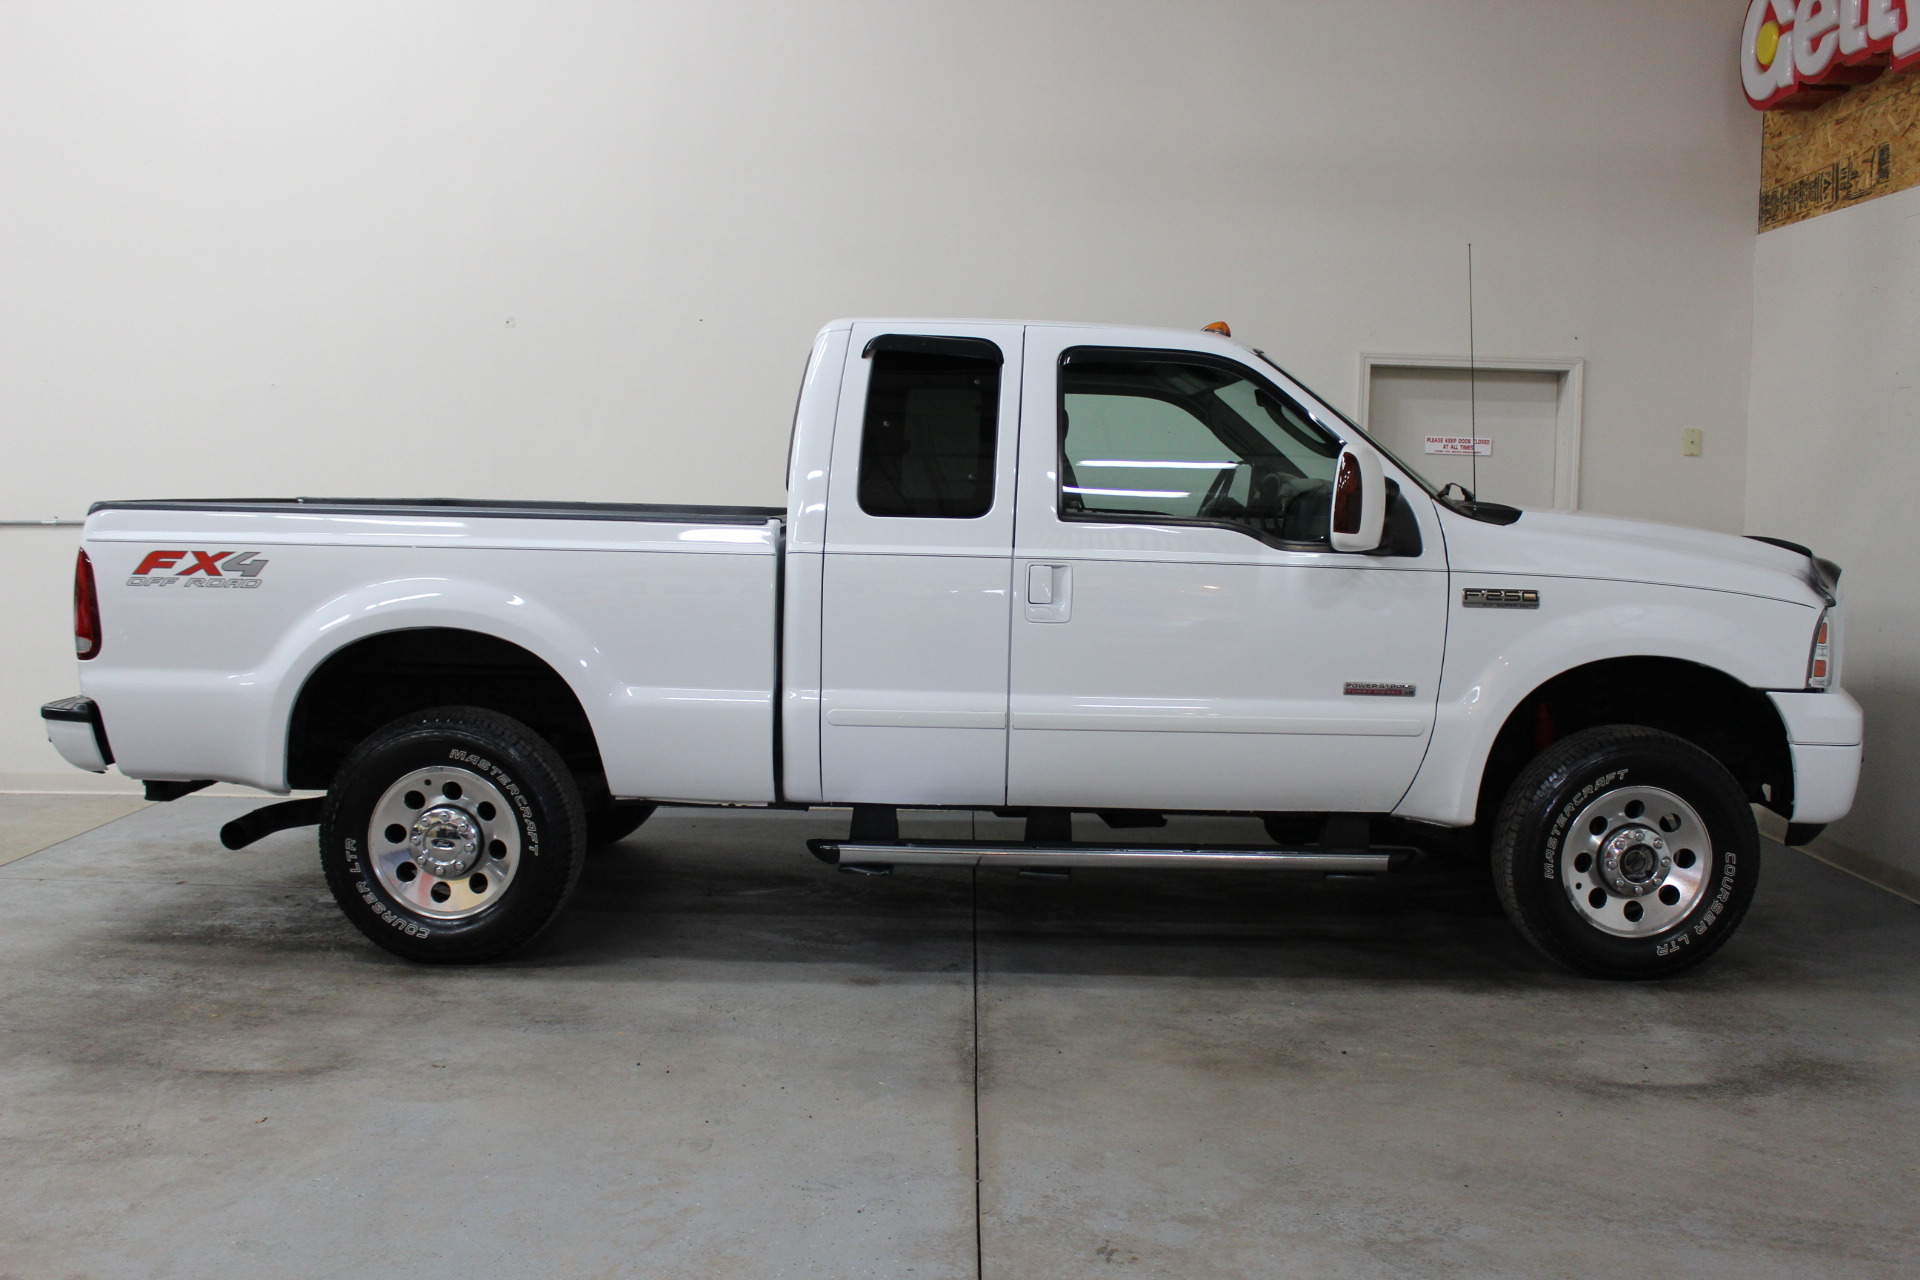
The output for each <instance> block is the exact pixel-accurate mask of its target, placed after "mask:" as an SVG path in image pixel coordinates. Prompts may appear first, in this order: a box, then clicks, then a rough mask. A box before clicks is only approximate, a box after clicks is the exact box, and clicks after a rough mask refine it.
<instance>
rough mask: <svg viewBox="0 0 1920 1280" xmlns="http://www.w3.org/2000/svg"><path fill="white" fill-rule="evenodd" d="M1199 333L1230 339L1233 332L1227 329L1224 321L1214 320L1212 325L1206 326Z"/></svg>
mask: <svg viewBox="0 0 1920 1280" xmlns="http://www.w3.org/2000/svg"><path fill="white" fill-rule="evenodd" d="M1201 332H1202V333H1217V334H1219V335H1220V336H1221V337H1223V338H1231V337H1232V336H1233V330H1232V329H1230V328H1228V327H1227V322H1226V321H1225V320H1215V321H1214V322H1213V323H1212V324H1210V325H1208V326H1207V327H1206V328H1205V329H1202V330H1201Z"/></svg>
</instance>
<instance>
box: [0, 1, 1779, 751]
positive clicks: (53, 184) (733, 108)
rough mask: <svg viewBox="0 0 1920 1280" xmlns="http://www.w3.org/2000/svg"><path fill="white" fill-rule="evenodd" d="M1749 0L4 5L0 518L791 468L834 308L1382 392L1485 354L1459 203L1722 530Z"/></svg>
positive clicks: (1498, 292) (726, 479)
mask: <svg viewBox="0 0 1920 1280" xmlns="http://www.w3.org/2000/svg"><path fill="white" fill-rule="evenodd" d="M1738 8H1739V6H1738V5H1734V4H1731V3H1729V2H1728V0H1699V2H1697V3H1690V4H1678V3H1674V2H1673V0H1622V2H1620V3H1613V4H1608V5H1586V4H1554V5H1541V4H1538V3H1525V2H1523V0H1503V2H1495V0H1453V2H1451V3H1448V2H1445V0H1406V2H1403V3H1381V4H1374V5H1327V4H1318V3H1314V4H1309V3H1296V4H1280V3H1265V2H1258V0H1247V2H1244V3H1223V2H1219V0H1216V2H1214V3H1208V4H1194V3H1175V2H1172V0H1166V2H1158V3H1154V2H1148V0H1111V2H1108V3H1035V2H1034V0H1020V2H1017V3H969V4H960V3H901V2H900V0H892V2H886V3H882V2H873V3H849V2H846V0H816V2H812V3H804V4H802V3H798V2H795V3H783V4H772V3H767V4H740V3H724V2H715V3H705V4H698V5H695V4H684V3H675V4H663V3H604V4H594V3H561V2H547V3H501V2H500V0H459V2H457V3H456V2H454V0H437V2H423V3H413V4H391V3H381V4H348V3H339V2H337V0H335V2H330V3H326V4H321V3H317V2H316V3H283V4H259V3H256V2H254V0H247V2H244V3H172V4H167V5H125V6H103V5H97V4H86V3H59V4H54V3H48V4H27V3H10V4H7V5H5V6H0V120H3V121H5V127H4V128H0V173H5V174H6V175H7V180H6V181H5V182H4V183H0V227H4V229H5V231H4V237H0V414H3V415H4V417H3V418H0V423H3V424H4V427H3V429H4V432H5V441H4V443H5V456H6V459H7V462H6V465H5V467H4V468H3V469H0V518H11V519H20V518H42V517H48V516H62V517H68V516H74V515H77V514H79V513H80V511H81V510H82V508H83V507H84V504H85V503H86V502H87V501H89V500H91V499H93V498H98V497H117V496H158V495H165V494H187V495H205V496H216V495H242V494H291V493H305V494H328V493H332V494H371V495H407V494H413V495H422V494H446V495H468V496H479V495H489V496H502V497H541V498H558V497H580V498H597V499H624V500H633V501H648V500H662V499H680V500H693V501H708V502H716V501H742V502H777V501H779V500H780V496H781V494H780V482H781V476H780V471H781V465H782V460H783V452H784V441H785V433H786V430H787V420H788V416H789V414H790V413H791V409H792V403H793V394H794V386H795V382H796V379H797V377H798V374H799V371H800V364H801V361H802V359H803V356H804V352H805V346H806V341H807V338H808V337H809V335H810V334H811V333H812V331H813V330H814V329H815V328H816V327H817V326H818V325H819V324H820V323H821V322H822V321H824V320H826V319H828V318H830V317H832V316H835V315H840V314H847V313H869V314H873V313H879V314H903V313H904V314H965V315H986V316H1028V317H1043V318H1070V319H1087V320H1110V321H1123V322H1147V323H1170V324H1181V325H1186V324H1191V325H1194V326H1196V327H1197V326H1199V325H1202V324H1205V323H1207V322H1208V321H1211V320H1217V319H1226V320H1229V321H1231V322H1232V324H1233V326H1234V331H1235V333H1236V335H1239V336H1243V337H1248V338H1251V339H1252V340H1254V341H1255V342H1257V343H1258V344H1260V345H1263V346H1265V347H1267V348H1268V349H1269V350H1271V351H1272V352H1273V353H1274V354H1275V356H1276V357H1277V358H1278V359H1280V360H1281V362H1282V363H1284V364H1286V365H1288V366H1289V367H1290V368H1292V369H1293V371H1294V372H1296V373H1297V374H1299V375H1300V376H1301V377H1302V378H1304V379H1305V380H1306V381H1308V382H1309V383H1310V384H1313V385H1315V386H1317V387H1318V388H1320V389H1321V390H1322V391H1323V392H1325V393H1326V394H1327V395H1329V396H1330V397H1331V398H1332V399H1334V400H1335V401H1336V402H1338V403H1340V404H1342V405H1343V406H1345V407H1348V408H1351V407H1352V406H1353V403H1354V401H1355V400H1356V399H1357V390H1358V387H1357V374H1358V360H1359V353H1360V352H1361V351H1362V350H1374V351H1394V352H1426V353H1434V354H1455V353H1463V352H1464V350H1465V346H1466V334H1465V297H1464V278H1463V276H1464V271H1463V267H1464V261H1463V260H1464V254H1465V248H1464V246H1465V245H1466V243H1467V242H1468V241H1469V240H1471V241H1472V242H1473V243H1474V246H1475V249H1474V258H1475V267H1476V274H1477V285H1478V300H1477V301H1478V321H1479V346H1480V350H1481V351H1482V352H1483V353H1497V354H1505V355H1542V356H1561V355H1582V356H1585V357H1586V358H1587V360H1588V366H1587V369H1588V375H1587V398H1586V447H1585V454H1584V458H1583V474H1582V496H1583V501H1584V505H1586V506H1588V507H1589V508H1592V509H1597V510H1601V511H1609V512H1618V513H1625V514H1631V515H1641V516H1649V517H1654V518H1662V519H1670V520H1674V521H1678V522H1682V523H1690V524H1699V525H1706V526H1710V527H1717V528H1727V529H1737V528H1738V527H1739V525H1740V520H1741V514H1742V512H1741V501H1740V488H1741V478H1742V476H1743V474H1744V467H1745V457H1744V407H1745V395H1746V377H1747V369H1746V353H1747V342H1748V333H1747V327H1748V314H1749V291H1750V287H1751V282H1750V278H1749V265H1750V261H1751V239H1752V230H1751V229H1752V225H1753V217H1754V201H1755V188H1756V183H1757V174H1758V132H1759V116H1758V114H1757V113H1755V112H1753V111H1751V110H1750V109H1749V108H1747V106H1746V105H1745V103H1744V102H1743V100H1742V98H1741V95H1740V92H1739V89H1738V86H1737V83H1736V78H1735V71H1734V60H1733V57H1732V53H1731V49H1732V44H1733V39H1734V34H1735V32H1736V30H1737V23H1738V17H1739V15H1738V12H1737V10H1738ZM510 322H511V323H510ZM1683 426H1695V427H1702V428H1704V430H1705V433H1706V452H1705V456H1704V457H1702V458H1698V459H1682V458H1681V457H1680V456H1679V447H1678V436H1679V431H1680V428H1681V427H1683ZM42 536H43V535H40V534H31V535H20V534H15V533H12V532H9V531H4V530H0V550H4V549H6V548H7V547H11V546H13V545H15V542H16V541H17V540H18V539H20V538H23V537H42ZM36 545H37V544H36ZM53 559H58V557H54V558H53ZM4 563H6V564H7V565H8V566H9V568H8V569H7V571H6V576H5V578H4V579H0V581H4V582H5V583H6V585H8V586H12V587H16V588H19V587H20V586H21V584H22V583H23V582H25V579H24V578H23V577H22V575H25V574H29V573H32V574H38V573H41V572H43V571H44V572H53V570H52V569H51V568H47V569H44V570H43V569H42V568H40V567H38V566H39V565H40V561H38V560H34V559H33V558H32V557H31V556H28V557H26V558H24V559H22V558H21V557H19V556H15V555H12V554H9V555H8V556H7V557H6V559H5V561H4ZM47 563H48V564H49V565H50V564H51V563H52V561H51V560H49V561H48V562H47ZM65 572H66V570H65V567H64V566H61V567H60V568H59V573H60V575H61V576H62V579H63V581H62V583H61V584H59V585H58V589H57V590H56V589H55V588H54V587H52V586H46V585H45V584H42V583H40V582H39V580H38V579H37V578H36V579H34V581H33V583H32V585H31V587H30V589H29V590H28V592H27V595H28V598H31V599H34V600H44V601H53V600H54V599H56V597H57V598H59V599H62V600H63V599H64V594H65V587H64V575H65ZM14 598H16V599H19V598H21V597H20V595H19V594H18V590H16V595H15V597H14ZM40 607H42V606H40V605H36V606H34V608H40ZM44 607H45V608H48V609H51V608H54V607H55V606H54V605H52V604H45V606H44ZM57 607H58V609H59V610H60V612H61V613H62V614H64V610H65V605H64V604H60V605H58V606H57ZM52 630H53V627H52V620H51V615H42V614H40V613H33V612H32V610H29V609H25V608H22V609H19V610H13V611H8V612H7V616H6V617H5V618H4V619H0V653H5V654H6V655H8V657H9V659H10V660H11V659H12V657H13V655H15V654H18V653H22V652H24V650H25V647H27V646H44V645H45V644H47V643H49V636H50V634H51V631H52ZM43 651H44V650H43V649H41V648H37V647H36V648H35V650H34V653H35V657H34V658H33V661H34V662H35V663H37V662H39V661H40V658H39V656H38V655H39V654H40V653H41V652H43ZM35 678H36V679H37V678H38V677H35ZM48 680H49V684H48V686H47V687H45V688H30V689H21V690H17V691H16V690H15V689H14V688H13V687H12V686H11V685H9V686H7V693H8V696H9V697H13V696H15V694H16V692H17V693H22V694H25V695H26V696H27V697H28V698H29V701H30V702H35V701H37V700H39V699H40V698H41V697H42V696H54V695H56V694H61V693H65V692H69V691H70V690H71V687H72V686H71V681H70V679H68V680H63V681H57V682H56V681H55V680H54V679H53V677H48ZM60 767H61V766H59V764H58V762H57V760H55V759H54V758H53V757H51V755H50V754H49V752H48V751H47V749H45V747H44V745H42V744H40V742H39V730H38V726H37V723H35V722H34V720H33V710H32V707H31V705H28V706H19V705H16V704H14V703H12V702H9V703H8V704H7V705H6V706H5V707H0V772H8V771H12V772H33V771H37V770H45V769H58V768H60Z"/></svg>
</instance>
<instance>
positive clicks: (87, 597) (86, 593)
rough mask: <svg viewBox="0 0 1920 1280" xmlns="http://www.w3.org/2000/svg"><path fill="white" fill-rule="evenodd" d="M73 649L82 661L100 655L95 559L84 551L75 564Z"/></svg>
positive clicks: (98, 600) (98, 598)
mask: <svg viewBox="0 0 1920 1280" xmlns="http://www.w3.org/2000/svg"><path fill="white" fill-rule="evenodd" d="M73 651H74V652H75V653H77V654H79V655H80V658H81V660H82V661H85V660H86V659H88V658H97V657H99V656H100V593H99V592H98V591H96V590H94V586H93V561H91V560H89V559H87V553H86V552H84V551H82V552H81V553H80V558H79V559H78V560H76V561H74V565H73Z"/></svg>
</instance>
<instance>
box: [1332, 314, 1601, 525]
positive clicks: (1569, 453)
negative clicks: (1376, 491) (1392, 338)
mask: <svg viewBox="0 0 1920 1280" xmlns="http://www.w3.org/2000/svg"><path fill="white" fill-rule="evenodd" d="M1375 369H1449V370H1453V371H1456V372H1461V373H1465V372H1469V371H1473V370H1479V369H1490V370H1493V371H1495V372H1500V373H1508V372H1514V373H1557V374H1559V375H1560V395H1559V398H1558V400H1557V402H1556V404H1555V408H1554V415H1553V509H1554V510H1555V511H1574V510H1577V509H1578V508H1579V506H1580V433H1581V417H1582V412H1583V410H1582V405H1583V395H1584V385H1585V382H1586V372H1587V361H1586V358H1585V357H1584V356H1480V355H1476V356H1474V357H1472V358H1471V359H1469V358H1468V357H1466V356H1451V355H1406V354H1401V353H1397V352H1385V351H1362V352H1361V353H1360V396H1359V401H1358V403H1359V405H1360V426H1361V429H1362V430H1368V431H1370V430H1372V421H1371V417H1370V414H1371V412H1372V408H1373V405H1372V400H1373V371H1374V370H1375ZM1409 462H1412V459H1409ZM1414 465H1416V466H1417V465H1418V464H1417V463H1415V464H1414Z"/></svg>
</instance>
